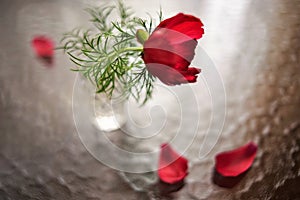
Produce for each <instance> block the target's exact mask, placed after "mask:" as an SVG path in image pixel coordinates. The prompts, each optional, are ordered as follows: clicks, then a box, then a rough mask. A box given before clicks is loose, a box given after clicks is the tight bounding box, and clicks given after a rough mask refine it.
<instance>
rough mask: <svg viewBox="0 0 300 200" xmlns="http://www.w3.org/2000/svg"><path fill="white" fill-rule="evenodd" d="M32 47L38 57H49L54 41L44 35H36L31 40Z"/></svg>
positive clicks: (51, 55)
mask: <svg viewBox="0 0 300 200" xmlns="http://www.w3.org/2000/svg"><path fill="white" fill-rule="evenodd" d="M31 45H32V48H33V49H34V51H35V54H36V55H37V56H38V57H39V58H43V59H45V58H46V59H51V58H52V57H53V52H54V42H53V41H52V39H51V38H48V37H46V36H36V37H34V38H33V40H32V41H31Z"/></svg>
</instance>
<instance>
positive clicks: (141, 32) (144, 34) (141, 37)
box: [135, 29, 149, 44]
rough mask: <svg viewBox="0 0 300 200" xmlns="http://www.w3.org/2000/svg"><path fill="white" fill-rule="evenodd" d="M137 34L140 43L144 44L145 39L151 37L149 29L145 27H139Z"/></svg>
mask: <svg viewBox="0 0 300 200" xmlns="http://www.w3.org/2000/svg"><path fill="white" fill-rule="evenodd" d="M135 36H136V39H137V41H138V42H139V43H141V44H144V43H145V41H146V40H148V38H149V33H148V32H147V31H144V30H143V29H138V30H137V31H136V34H135Z"/></svg>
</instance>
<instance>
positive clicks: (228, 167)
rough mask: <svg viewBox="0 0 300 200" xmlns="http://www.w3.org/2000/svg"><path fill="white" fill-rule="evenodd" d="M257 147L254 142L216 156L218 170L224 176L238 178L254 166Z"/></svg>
mask: <svg viewBox="0 0 300 200" xmlns="http://www.w3.org/2000/svg"><path fill="white" fill-rule="evenodd" d="M256 151H257V145H256V144H254V143H253V142H250V143H248V144H246V145H245V146H242V147H240V148H237V149H235V150H232V151H227V152H222V153H220V154H218V155H217V156H216V170H217V172H218V173H219V174H221V175H222V176H238V175H240V174H242V173H243V172H245V171H246V170H247V169H249V167H250V166H251V165H252V163H253V161H254V158H255V156H256Z"/></svg>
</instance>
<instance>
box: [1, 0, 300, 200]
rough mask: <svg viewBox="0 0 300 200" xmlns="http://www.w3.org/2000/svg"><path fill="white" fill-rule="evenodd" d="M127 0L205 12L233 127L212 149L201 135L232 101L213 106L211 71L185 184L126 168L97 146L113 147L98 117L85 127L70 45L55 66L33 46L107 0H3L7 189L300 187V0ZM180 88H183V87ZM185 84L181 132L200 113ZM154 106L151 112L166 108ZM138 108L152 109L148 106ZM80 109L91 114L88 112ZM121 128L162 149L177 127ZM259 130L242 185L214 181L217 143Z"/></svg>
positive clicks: (94, 199)
mask: <svg viewBox="0 0 300 200" xmlns="http://www.w3.org/2000/svg"><path fill="white" fill-rule="evenodd" d="M107 2H109V1H107ZM125 2H126V4H128V5H129V6H132V7H133V10H134V11H135V12H136V13H137V14H136V15H138V16H143V17H146V16H147V14H146V13H147V12H148V13H151V14H155V12H156V11H157V10H158V9H159V6H160V5H161V7H162V8H163V10H164V15H165V16H166V17H169V16H172V15H174V14H176V13H178V12H185V13H191V14H194V15H197V16H199V17H200V18H201V19H202V21H203V22H204V24H205V35H204V37H203V39H201V40H200V41H199V48H202V49H203V50H204V51H205V52H206V54H207V55H209V57H210V59H211V60H212V61H213V63H214V66H215V68H216V69H217V70H218V72H219V75H220V76H221V77H222V80H223V83H224V88H225V91H226V116H225V123H224V127H223V129H222V132H221V134H220V137H218V138H217V139H218V140H217V141H216V138H214V137H211V138H212V140H214V141H211V142H217V143H216V145H213V148H212V150H211V151H208V154H206V155H205V158H203V159H200V158H199V157H198V154H199V148H200V145H201V144H202V143H201V142H202V141H204V138H205V136H206V134H209V133H210V132H213V129H209V130H210V131H209V132H208V133H206V130H207V129H208V124H209V119H210V117H211V115H212V113H213V114H214V115H216V117H218V116H221V115H222V111H223V110H222V109H220V110H214V111H212V105H211V100H210V96H209V92H210V91H209V90H208V89H209V88H208V89H207V86H206V85H205V81H204V80H205V78H206V76H208V75H207V74H206V73H205V71H203V72H202V75H201V77H200V78H199V80H200V81H199V82H198V83H197V84H195V85H193V86H192V89H193V91H196V92H195V96H196V99H197V101H198V104H197V105H198V107H199V108H198V109H197V111H198V112H199V113H198V114H199V119H198V118H197V122H198V121H200V122H199V126H198V127H197V132H196V137H195V138H194V140H193V143H192V144H191V145H190V146H189V148H188V149H187V151H185V156H186V157H187V158H188V159H189V160H190V161H191V163H190V170H189V171H190V172H189V176H188V177H187V179H186V183H185V185H184V187H183V188H182V189H181V190H179V191H178V192H174V193H170V194H167V193H164V192H161V191H162V190H163V189H161V186H160V185H159V184H156V183H152V182H151V183H150V182H147V181H144V182H143V180H144V177H148V176H150V177H155V172H153V173H150V174H130V173H121V172H119V171H118V170H115V169H111V168H110V167H107V166H106V165H105V164H103V163H101V162H99V161H98V160H97V159H96V157H95V156H92V155H91V153H89V152H91V151H92V152H93V151H100V152H101V151H104V152H105V151H106V149H105V148H106V147H105V146H102V143H101V141H97V140H93V138H88V137H89V136H91V137H92V136H93V135H96V134H97V130H96V129H95V128H92V125H89V126H87V127H86V128H84V127H83V129H81V133H79V134H78V129H76V126H75V122H74V119H73V114H74V113H73V110H72V96H73V85H74V83H75V82H76V81H75V80H76V74H75V73H73V72H70V70H69V68H70V67H72V63H71V62H70V61H68V59H67V57H66V55H64V54H63V53H62V52H56V54H55V61H54V66H53V67H52V68H47V67H45V66H44V65H43V63H42V62H40V61H39V60H38V59H36V58H35V56H34V54H33V52H32V49H31V47H30V41H31V39H32V37H33V36H34V35H37V34H46V35H48V36H50V37H52V38H53V39H54V40H55V41H56V42H58V41H59V39H60V38H61V35H62V33H64V32H66V31H69V30H71V29H73V28H74V27H77V26H85V25H86V22H87V17H88V16H87V14H86V13H85V12H84V11H83V9H84V8H85V7H87V6H88V5H97V4H98V3H99V2H97V1H88V2H87V1H79V0H77V1H67V0H55V1H53V0H52V1H51V0H26V1H24V0H1V1H0V26H1V31H0V45H1V48H0V61H1V64H0V199H1V200H8V199H10V200H27V199H28V200H29V199H35V200H40V199H41V200H47V199H57V200H67V199H71V200H87V199H90V200H98V199H132V200H135V199H291V200H292V199H300V191H299V187H300V149H299V148H300V112H299V103H300V93H299V87H300V78H299V76H300V12H299V10H300V1H299V0H287V1H284V0H281V1H280V0H264V1H258V0H257V1H256V0H252V1H250V0H245V1H240V0H230V1H222V0H213V1H211V0H193V1H189V2H187V1H185V2H184V3H183V1H180V0H166V1H158V0H155V1H144V0H142V1H137V0H125ZM197 59H200V58H197V56H196V58H195V62H196V63H197ZM200 60H201V59H200ZM200 60H198V61H199V62H200V63H201V61H200ZM200 67H201V66H200ZM203 67H204V68H205V66H203ZM210 89H211V88H210ZM214 89H216V90H217V89H222V88H214ZM177 90H178V94H181V92H182V91H183V90H184V87H183V89H180V88H179V89H177ZM220 91H221V90H220ZM182 94H183V95H182V96H181V97H180V98H182V99H180V100H181V103H182V105H183V107H184V108H185V107H186V110H187V112H190V113H191V114H190V115H188V116H187V118H186V120H187V121H186V122H185V123H186V125H185V126H186V127H185V126H183V131H181V132H180V133H179V134H181V135H182V134H185V133H184V132H185V131H184V130H186V132H188V128H189V127H190V126H192V124H193V122H194V121H195V113H193V108H188V106H186V105H188V102H189V100H190V97H189V96H185V95H184V94H185V93H184V92H182ZM159 96H160V93H159V92H158V94H156V97H157V98H158V101H160V102H164V101H167V102H168V101H169V99H168V98H170V97H169V96H168V95H161V98H159ZM171 99H172V98H171ZM221 100H222V99H221ZM221 100H220V101H218V100H217V101H215V102H216V104H217V106H218V105H219V104H220V105H219V106H222V101H221ZM83 101H84V100H83V99H79V100H78V102H83ZM172 102H173V101H171V103H170V104H168V105H169V107H168V108H167V111H168V112H171V113H172V112H174V113H175V114H173V115H172V114H168V115H167V116H166V122H167V123H166V126H165V127H164V128H163V129H162V132H164V133H165V134H168V132H170V134H171V132H175V129H176V128H178V126H177V125H178V120H180V116H179V117H177V115H176V112H177V110H176V108H177V107H176V104H173V103H172ZM185 102H186V103H185ZM218 103H219V104H218ZM150 107H151V105H150ZM217 108H218V107H217ZM155 109H156V108H153V110H151V112H150V114H151V113H152V114H153V113H154V115H155V113H156V110H155ZM158 110H159V109H158ZM83 112H84V111H83ZM131 114H134V115H136V116H137V118H140V119H143V117H145V116H144V113H142V112H139V113H137V114H136V113H131ZM157 116H158V117H157V118H158V119H157V121H158V122H159V121H161V120H163V118H162V119H161V118H160V117H161V115H160V114H159V112H158V114H157ZM197 116H198V115H197ZM79 120H80V121H82V122H86V121H87V119H85V118H84V117H83V116H82V117H81V118H80V115H79ZM189 122H190V124H189ZM221 122H222V120H221ZM153 123H155V121H153ZM151 128H153V129H154V128H157V127H156V126H155V124H154V125H153V126H150V129H149V130H148V129H147V131H148V132H149V131H150V132H151ZM147 131H145V133H146V134H147V133H148V132H147ZM82 132H86V134H85V135H86V137H87V138H86V141H85V142H87V143H88V144H87V143H85V142H82V141H81V140H80V137H79V136H80V135H81V134H84V133H82ZM115 134H116V135H117V136H114V135H111V136H110V137H111V138H112V139H115V141H114V142H115V143H116V144H118V145H119V146H120V147H122V148H124V149H127V150H132V151H135V150H143V148H145V149H149V148H150V149H151V148H154V149H155V148H156V146H159V144H160V143H161V142H162V141H164V142H165V141H166V140H167V139H168V137H166V138H165V137H157V138H154V139H153V140H150V141H149V142H147V143H145V144H144V143H141V144H136V143H135V141H134V140H130V139H128V138H126V137H125V138H124V137H122V138H121V139H120V136H118V135H120V134H122V132H116V133H115ZM186 134H187V138H190V137H188V133H186ZM211 135H213V133H211ZM81 137H82V135H81ZM208 138H210V137H208ZM81 139H82V138H81ZM83 140H85V139H84V138H83ZM160 140H161V141H160ZM250 140H252V141H254V142H256V143H257V144H258V148H259V150H258V155H257V158H256V160H255V162H254V164H253V166H252V168H251V170H250V171H249V172H248V173H247V174H246V176H245V177H244V178H243V179H242V181H241V182H240V183H239V184H238V185H236V186H235V187H234V188H232V189H223V188H220V187H218V186H216V185H214V184H213V183H212V181H211V176H212V170H213V166H214V155H215V154H216V153H217V152H220V151H225V150H228V149H232V148H235V147H237V146H240V145H243V144H245V143H246V142H248V141H250ZM209 142H210V141H209V140H208V143H209ZM182 143H185V139H184V137H183V139H182ZM83 144H84V145H83ZM87 146H88V150H89V151H87V149H86V148H85V147H87ZM178 146H179V147H180V143H178ZM89 147H90V148H89ZM204 147H205V145H204ZM145 149H144V150H145ZM179 149H180V148H179ZM110 153H112V152H107V155H108V156H109V155H110ZM124 159H128V158H124ZM133 167H138V166H133ZM154 180H155V178H154ZM142 184H144V185H142Z"/></svg>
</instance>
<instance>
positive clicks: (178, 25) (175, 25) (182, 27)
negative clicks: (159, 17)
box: [157, 13, 204, 39]
mask: <svg viewBox="0 0 300 200" xmlns="http://www.w3.org/2000/svg"><path fill="white" fill-rule="evenodd" d="M202 26H203V23H202V22H201V20H200V19H199V18H197V17H194V16H192V15H187V14H183V13H179V14H177V15H175V16H174V17H171V18H169V19H166V20H164V21H162V22H161V23H160V24H159V25H158V26H157V27H158V28H168V29H172V30H174V31H178V32H180V33H183V34H185V35H187V36H189V37H191V38H193V39H200V38H201V37H202V35H203V34H204V29H203V28H202Z"/></svg>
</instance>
